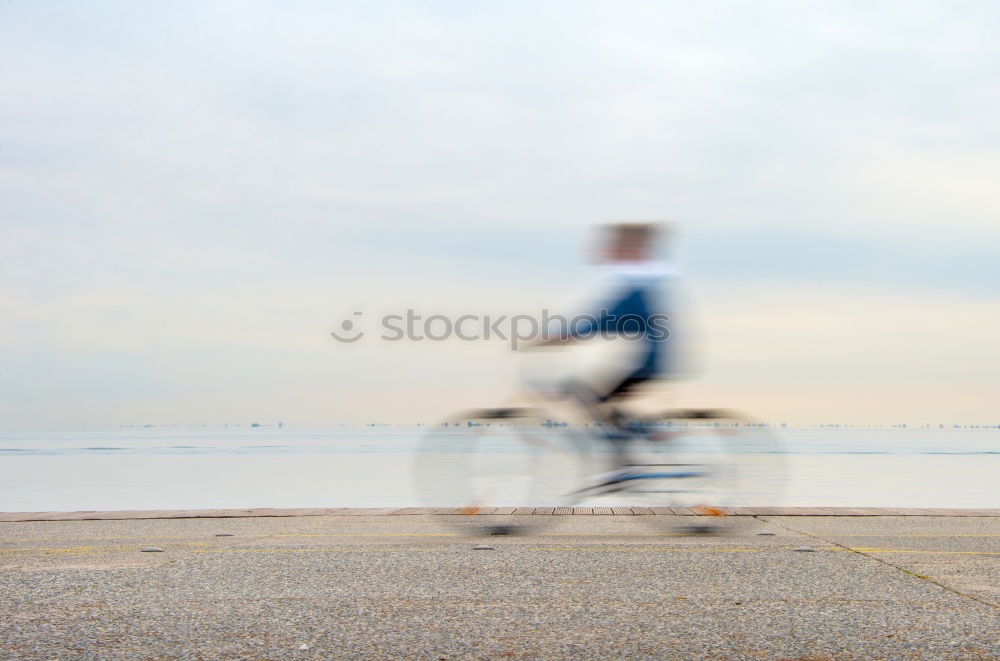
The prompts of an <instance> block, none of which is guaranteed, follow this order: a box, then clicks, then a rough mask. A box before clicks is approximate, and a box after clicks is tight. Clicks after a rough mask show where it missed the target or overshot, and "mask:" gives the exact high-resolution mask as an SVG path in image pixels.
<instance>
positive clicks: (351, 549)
mask: <svg viewBox="0 0 1000 661" xmlns="http://www.w3.org/2000/svg"><path fill="white" fill-rule="evenodd" d="M440 548H444V547H442V546H393V547H390V548H379V547H377V546H341V547H333V546H327V547H324V548H318V549H194V550H193V551H192V552H193V553H371V552H373V551H381V552H384V551H431V550H436V549H440Z"/></svg>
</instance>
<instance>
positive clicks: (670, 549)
mask: <svg viewBox="0 0 1000 661" xmlns="http://www.w3.org/2000/svg"><path fill="white" fill-rule="evenodd" d="M529 548H530V547H529ZM531 550H532V551H641V552H650V551H653V552H658V553H670V552H676V553H689V552H693V553H759V552H760V550H761V549H743V548H711V547H710V548H688V547H678V546H543V547H537V546H536V547H533V548H531Z"/></svg>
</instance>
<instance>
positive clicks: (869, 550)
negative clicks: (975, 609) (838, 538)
mask: <svg viewBox="0 0 1000 661" xmlns="http://www.w3.org/2000/svg"><path fill="white" fill-rule="evenodd" d="M847 550H848V551H857V552H859V553H919V554H923V555H1000V551H926V550H922V549H877V548H864V547H849V548H848V549H847Z"/></svg>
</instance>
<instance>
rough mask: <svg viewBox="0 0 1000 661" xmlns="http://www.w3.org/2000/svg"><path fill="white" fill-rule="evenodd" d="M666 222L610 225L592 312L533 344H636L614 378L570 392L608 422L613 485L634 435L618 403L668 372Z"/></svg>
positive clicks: (571, 388)
mask: <svg viewBox="0 0 1000 661" xmlns="http://www.w3.org/2000/svg"><path fill="white" fill-rule="evenodd" d="M663 233H664V230H663V228H662V226H660V225H657V224H653V223H615V224H613V225H609V226H608V227H607V228H606V229H605V234H604V240H603V246H602V247H601V249H600V250H599V254H598V259H599V261H600V263H601V264H602V266H603V267H604V270H605V271H606V273H605V276H606V280H607V281H606V283H605V285H604V287H603V292H602V293H601V294H600V296H599V297H598V300H597V303H596V305H594V307H593V309H592V311H591V312H590V313H589V314H586V315H578V316H576V317H575V318H574V319H573V320H572V321H571V322H570V323H569V324H567V325H565V326H564V327H562V328H559V329H554V328H549V329H546V330H547V331H548V337H545V338H543V339H542V340H540V341H538V342H536V343H535V345H534V346H557V345H564V344H567V343H571V342H576V341H578V340H583V339H586V338H590V337H593V336H595V335H602V336H604V337H614V338H619V339H626V340H630V341H632V342H634V343H636V346H634V347H633V349H635V350H633V351H631V352H630V356H629V358H628V364H627V365H626V366H625V369H624V370H622V372H623V374H619V376H618V377H617V378H616V380H615V381H614V382H612V383H611V384H610V385H605V386H603V387H596V388H595V387H593V386H588V385H585V384H583V383H582V382H581V381H574V382H572V383H570V384H568V385H567V387H566V391H567V394H569V395H570V396H572V397H574V398H575V399H576V400H578V401H579V402H580V403H581V404H582V405H583V406H585V407H586V408H587V410H588V411H589V413H590V414H591V416H592V417H593V418H595V419H596V420H598V421H601V422H604V423H605V424H606V425H607V426H608V429H607V433H606V437H607V439H608V440H609V441H611V442H612V443H613V444H614V447H615V448H616V464H617V466H616V471H615V472H614V473H611V474H608V476H609V477H610V482H608V484H612V483H615V482H617V481H618V480H617V479H616V478H618V477H620V476H621V475H624V474H625V472H626V471H622V470H621V469H622V467H625V466H627V465H628V457H627V455H626V453H625V445H626V443H627V440H628V438H629V437H630V436H631V435H632V434H634V433H635V430H634V429H629V428H628V421H627V419H626V416H625V414H624V413H623V412H622V411H621V409H620V408H619V407H618V406H617V403H618V402H620V401H621V400H622V399H623V398H625V397H626V396H628V395H629V394H630V393H631V392H633V391H634V389H635V388H636V387H637V386H639V385H640V384H643V383H647V382H649V381H652V380H654V379H657V378H659V377H661V376H664V375H665V374H666V373H667V372H668V366H669V362H670V361H671V359H672V357H671V356H670V355H668V348H669V347H670V343H669V342H668V340H669V338H670V331H669V330H668V321H669V317H668V315H667V300H666V293H667V292H666V289H667V285H668V280H669V279H670V276H671V275H673V272H672V270H671V269H670V268H668V266H667V264H666V263H665V262H662V261H659V260H657V259H656V258H655V252H656V251H655V248H656V245H657V243H659V242H661V241H662V240H663V238H664V237H663V236H662V234H663Z"/></svg>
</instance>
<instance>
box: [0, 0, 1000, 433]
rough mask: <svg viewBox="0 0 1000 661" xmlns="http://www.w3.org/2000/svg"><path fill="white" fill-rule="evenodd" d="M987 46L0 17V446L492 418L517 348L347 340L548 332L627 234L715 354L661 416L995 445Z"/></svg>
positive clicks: (598, 26) (777, 8)
mask: <svg viewBox="0 0 1000 661" xmlns="http://www.w3.org/2000/svg"><path fill="white" fill-rule="evenodd" d="M998 22H1000V8H998V7H997V5H996V4H995V3H992V2H987V1H982V2H953V3H939V2H919V1H905V2H892V1H886V2H879V3H871V2H849V1H842V2H838V1H828V2H816V3H800V2H791V1H789V2H780V1H774V2H735V1H721V2H713V3H694V2H634V3H627V4H624V5H623V4H622V3H614V2H577V1H573V2H545V3H536V2H506V3H485V2H478V3H476V2H430V1H429V2H383V3H339V2H306V1H302V2H254V1H244V2H221V1H220V2H212V1H208V2H171V3H159V4H136V3H132V2H109V1H104V2H97V1H95V2H90V3H79V2H56V1H44V2H22V1H19V0H16V1H13V2H6V3H3V4H2V6H0V84H2V89H3V90H4V91H3V94H2V95H0V428H32V429H34V428H37V429H45V428H51V427H59V426H73V425H118V424H209V425H218V424H226V423H231V424H235V423H246V422H250V421H258V422H265V423H269V422H275V421H278V420H281V421H284V422H285V424H287V425H301V426H307V425H320V424H337V423H358V422H368V421H373V420H380V421H393V422H429V421H433V420H435V419H439V418H441V417H442V416H443V415H445V414H447V413H449V412H450V411H452V410H455V409H462V408H466V407H469V406H485V405H490V404H493V403H497V402H499V401H501V400H502V399H503V398H505V397H506V396H507V394H508V393H510V392H511V391H513V390H514V389H515V388H516V386H517V376H518V373H519V370H520V369H521V367H520V365H521V364H522V361H523V359H524V357H523V356H519V355H514V354H512V353H511V351H510V350H509V347H508V346H507V345H506V344H505V343H503V342H499V341H490V342H487V341H483V342H454V341H453V342H435V343H431V342H397V343H386V342H382V341H379V340H378V339H377V338H375V337H374V336H373V334H372V333H370V332H369V333H368V334H367V335H366V337H364V338H363V339H362V340H361V341H359V342H357V343H353V344H341V343H338V342H335V341H334V340H333V339H332V338H331V336H330V331H332V330H335V329H337V328H339V325H340V324H341V323H342V321H343V320H345V319H361V320H363V321H364V322H365V323H369V324H371V323H373V322H374V320H376V319H377V318H378V316H379V315H382V314H386V313H396V312H399V311H403V310H405V309H408V308H413V309H416V310H419V311H420V312H421V313H422V314H424V315H428V314H447V315H460V314H500V313H507V314H512V313H536V312H537V311H539V310H541V309H549V308H551V309H560V308H559V307H558V306H559V305H560V302H561V301H565V300H566V299H567V296H569V294H570V293H571V292H574V291H577V290H578V289H579V288H580V286H581V283H582V282H584V281H586V280H587V279H588V278H589V277H590V270H589V269H590V267H589V266H588V264H587V252H588V246H589V245H591V243H592V241H593V228H594V226H595V225H598V224H600V223H603V222H607V221H612V220H621V219H627V220H638V219H644V220H645V219H648V220H652V219H657V220H669V221H670V222H671V223H672V226H673V227H674V228H675V229H676V241H675V244H676V247H675V250H674V261H675V264H676V268H677V269H678V270H679V272H681V273H682V274H683V276H684V282H685V287H686V288H687V290H688V291H689V293H690V300H691V301H693V303H692V308H691V309H692V310H695V312H692V313H691V314H692V317H694V318H696V319H697V323H696V324H693V326H696V327H697V329H698V340H699V341H698V359H697V360H696V361H695V363H696V364H697V369H695V370H694V372H693V374H692V378H691V379H689V380H688V381H686V382H684V383H682V384H678V386H677V387H676V392H675V393H674V394H673V395H672V397H675V398H680V399H681V400H682V401H684V402H690V403H697V404H707V405H713V406H727V407H734V408H741V409H745V410H748V411H751V412H753V413H754V414H756V415H757V416H758V417H761V418H764V419H767V420H775V421H790V422H802V423H812V422H849V423H879V424H890V423H898V422H905V423H910V424H918V423H924V422H930V423H938V422H946V423H952V422H966V423H992V424H1000V419H998V416H997V414H996V411H995V406H994V402H996V401H997V397H998V396H1000V385H998V383H1000V381H998V379H997V373H998V369H1000V353H998V352H997V351H996V350H995V349H994V344H995V342H996V338H997V337H1000V306H998V305H997V303H998V302H1000V266H998V260H997V259H996V252H997V246H998V245H1000V242H998V239H1000V220H998V218H1000V213H998V212H1000V196H998V195H997V192H996V183H995V182H996V181H997V180H998V176H1000V123H997V122H996V120H995V118H996V117H997V116H1000V79H998V78H997V76H996V71H997V70H1000V46H998V45H997V43H996V40H995V38H994V35H995V34H996V29H997V27H998ZM553 306H554V307H553ZM354 312H361V313H362V315H360V316H356V315H354V314H353V313H354Z"/></svg>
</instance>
